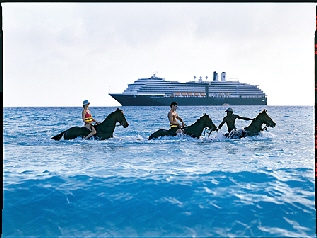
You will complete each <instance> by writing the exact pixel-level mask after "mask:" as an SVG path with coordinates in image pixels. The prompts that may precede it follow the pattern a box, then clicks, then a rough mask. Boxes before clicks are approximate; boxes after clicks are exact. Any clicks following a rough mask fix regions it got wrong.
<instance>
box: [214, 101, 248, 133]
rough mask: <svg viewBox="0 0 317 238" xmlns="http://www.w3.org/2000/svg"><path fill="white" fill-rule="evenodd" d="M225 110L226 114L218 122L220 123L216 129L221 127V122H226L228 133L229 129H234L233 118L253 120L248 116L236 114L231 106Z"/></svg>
mask: <svg viewBox="0 0 317 238" xmlns="http://www.w3.org/2000/svg"><path fill="white" fill-rule="evenodd" d="M226 112H227V116H225V117H224V118H223V120H222V122H221V123H220V125H219V126H218V129H219V130H220V129H221V127H222V126H223V124H225V123H226V124H227V127H228V132H229V133H230V131H232V130H234V129H236V125H235V120H236V119H237V118H238V119H243V120H253V119H251V118H248V117H240V116H238V115H235V114H233V109H232V108H230V107H229V108H228V109H227V110H226Z"/></svg>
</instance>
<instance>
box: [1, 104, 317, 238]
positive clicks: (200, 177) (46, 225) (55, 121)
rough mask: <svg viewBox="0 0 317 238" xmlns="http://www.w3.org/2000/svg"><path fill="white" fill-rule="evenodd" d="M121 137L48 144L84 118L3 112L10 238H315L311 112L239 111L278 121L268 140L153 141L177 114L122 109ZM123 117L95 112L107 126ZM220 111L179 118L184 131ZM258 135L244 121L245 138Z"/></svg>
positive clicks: (65, 112) (59, 111)
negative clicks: (106, 120) (109, 119)
mask: <svg viewBox="0 0 317 238" xmlns="http://www.w3.org/2000/svg"><path fill="white" fill-rule="evenodd" d="M120 108H121V109H123V110H124V112H125V116H126V119H127V121H128V122H129V124H130V126H129V127H128V128H123V127H117V128H116V129H115V132H114V138H111V139H108V140H104V141H97V140H82V139H79V138H78V139H74V140H69V141H65V140H61V141H54V140H51V139H50V138H51V136H54V135H56V134H59V133H60V132H61V131H64V130H65V129H68V128H69V127H72V126H82V120H81V110H82V108H80V107H78V108H67V107H65V108H4V123H3V149H4V165H3V170H4V175H3V176H4V177H3V180H4V181H3V182H4V184H3V193H4V208H3V214H2V215H3V221H2V229H3V231H2V232H3V236H4V237H9V236H17V237H22V236H38V237H43V236H103V237H113V236H120V237H127V236H134V237H135V236H144V237H145V236H146V237H149V236H183V237H198V236H216V237H217V236H225V237H237V236H252V237H268V236H271V237H281V236H287V237H294V236H296V237H298V236H301V237H303V236H309V237H315V232H316V211H315V181H314V108H313V107H312V106H309V107H295V106H293V107H291V106H289V107H286V106H285V107H284V106H280V107H277V106H235V107H233V109H234V110H235V113H236V114H239V115H240V116H246V117H251V118H253V117H256V115H257V114H258V113H259V112H260V111H262V110H263V109H267V111H268V115H270V116H271V118H272V119H273V120H274V121H275V122H276V124H277V125H276V127H275V128H269V129H268V130H267V131H264V132H262V133H261V134H260V135H259V136H254V137H247V138H243V139H240V140H237V139H225V138H224V137H223V133H225V132H226V126H225V125H224V126H223V128H222V129H221V131H219V132H212V133H211V135H210V136H207V135H204V136H202V137H201V138H200V139H193V138H190V137H187V136H177V137H164V138H160V139H157V140H148V139H147V138H148V136H149V135H150V134H151V133H153V132H154V131H156V130H158V129H160V128H165V129H168V120H167V117H166V115H167V112H168V110H169V107H120ZM115 109H116V108H114V107H113V108H112V107H104V108H102V107H91V112H92V113H93V116H94V117H95V118H96V119H97V120H98V121H102V120H103V119H104V118H105V117H106V116H107V115H108V114H109V113H111V112H112V111H114V110H115ZM225 109H226V108H225V107H223V106H210V107H206V106H202V107H185V106H184V107H182V106H181V105H180V106H179V109H178V113H179V115H180V116H181V117H182V118H183V119H184V120H185V123H186V124H187V125H190V124H192V123H194V122H195V121H196V120H197V119H198V118H199V117H200V116H202V115H203V113H207V114H209V116H210V117H211V119H212V120H213V122H214V123H215V124H216V125H219V124H220V122H221V120H222V118H223V116H225V112H224V111H225ZM248 124H249V122H248V121H244V120H237V121H236V126H237V128H242V127H244V126H247V125H248Z"/></svg>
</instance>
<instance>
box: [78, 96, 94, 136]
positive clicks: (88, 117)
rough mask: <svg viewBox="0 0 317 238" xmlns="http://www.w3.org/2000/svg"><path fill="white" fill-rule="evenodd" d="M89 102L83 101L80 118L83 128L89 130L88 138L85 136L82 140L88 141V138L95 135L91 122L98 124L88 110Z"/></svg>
mask: <svg viewBox="0 0 317 238" xmlns="http://www.w3.org/2000/svg"><path fill="white" fill-rule="evenodd" d="M89 105H90V102H89V101H88V100H85V101H83V108H84V109H83V111H82V118H83V121H84V123H85V127H86V128H87V129H88V130H90V131H91V132H90V133H89V135H88V136H85V137H84V139H88V138H89V137H91V136H93V135H95V134H96V133H97V131H96V129H95V127H94V126H93V125H92V123H93V122H95V123H96V124H98V122H97V121H96V120H95V119H94V118H93V117H92V115H91V113H90V110H89V108H88V107H89Z"/></svg>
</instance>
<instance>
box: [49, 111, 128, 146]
mask: <svg viewBox="0 0 317 238" xmlns="http://www.w3.org/2000/svg"><path fill="white" fill-rule="evenodd" d="M117 122H119V123H120V125H121V126H123V127H124V128H126V127H128V126H129V123H128V122H127V120H126V118H125V116H124V114H123V111H122V110H120V109H119V108H117V110H115V111H114V112H112V113H110V114H109V115H108V116H107V117H106V119H105V120H104V121H103V122H101V123H99V124H96V125H94V127H95V129H96V131H97V133H96V134H95V135H93V137H94V138H96V139H99V140H105V139H109V138H111V137H113V132H114V128H115V127H116V123H117ZM89 133H90V131H89V130H88V129H87V128H86V127H77V126H76V127H71V128H69V129H67V130H66V131H63V132H62V133H60V134H58V135H56V136H53V137H52V138H51V139H54V140H60V139H61V138H62V137H63V136H64V139H65V140H70V139H75V138H77V137H82V138H83V137H85V136H87V135H88V134H89Z"/></svg>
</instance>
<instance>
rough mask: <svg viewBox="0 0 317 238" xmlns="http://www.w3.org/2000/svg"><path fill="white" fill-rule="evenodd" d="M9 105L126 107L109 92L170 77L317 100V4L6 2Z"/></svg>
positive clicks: (294, 100) (287, 101)
mask: <svg viewBox="0 0 317 238" xmlns="http://www.w3.org/2000/svg"><path fill="white" fill-rule="evenodd" d="M1 6H2V20H3V25H2V27H3V57H4V62H3V66H4V68H3V69H4V72H3V76H4V79H3V99H4V102H3V106H4V107H63V106H66V107H77V106H79V107H81V106H82V102H83V100H85V99H87V100H89V101H90V102H91V104H90V106H91V107H94V106H97V107H99V106H100V107H103V106H105V107H107V106H120V104H119V103H118V102H117V101H116V100H114V99H113V98H112V97H111V96H109V95H108V93H121V92H123V91H124V90H125V89H126V88H127V86H128V84H130V83H133V82H134V81H135V80H137V79H138V78H143V77H150V76H152V75H153V74H154V73H156V75H157V76H158V77H162V78H165V80H168V81H179V82H187V81H192V80H194V76H196V77H197V78H196V80H197V79H198V78H199V76H202V78H203V79H204V78H205V77H206V76H208V77H209V79H212V75H213V72H214V71H216V72H218V73H219V76H220V73H221V72H226V75H227V80H239V81H240V82H241V83H248V84H253V85H258V86H259V88H260V89H262V90H263V91H264V92H265V93H266V95H267V98H268V105H273V106H275V105H276V106H280V105H281V106H283V105H299V106H300V105H304V106H306V105H314V98H315V97H314V96H315V87H314V84H315V83H314V82H315V73H314V61H315V58H314V35H315V29H316V28H315V17H316V4H315V3H212V2H210V3H159V2H156V3H136V2H134V3H127V2H126V3H107V2H104V3H97V2H95V3H88V2H87V3H79V2H77V3H76V2H73V3H62V2H60V3H54V2H52V3H44V2H42V3H23V2H16V3H1Z"/></svg>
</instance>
